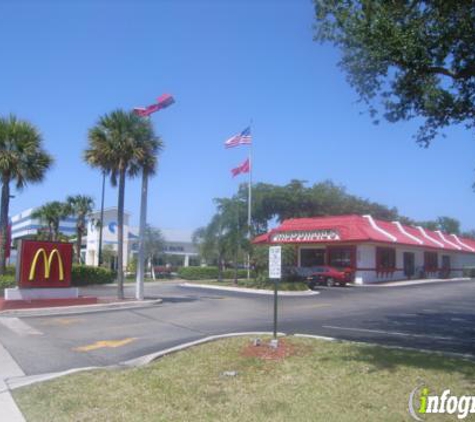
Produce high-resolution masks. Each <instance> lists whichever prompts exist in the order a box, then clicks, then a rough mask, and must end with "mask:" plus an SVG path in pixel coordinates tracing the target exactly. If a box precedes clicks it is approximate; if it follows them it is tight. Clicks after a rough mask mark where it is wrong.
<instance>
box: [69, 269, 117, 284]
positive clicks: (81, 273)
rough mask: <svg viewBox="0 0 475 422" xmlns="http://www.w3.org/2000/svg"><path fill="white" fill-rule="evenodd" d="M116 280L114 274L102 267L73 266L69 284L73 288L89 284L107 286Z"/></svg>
mask: <svg viewBox="0 0 475 422" xmlns="http://www.w3.org/2000/svg"><path fill="white" fill-rule="evenodd" d="M115 279H116V273H115V272H113V271H111V270H109V269H107V268H102V267H90V266H88V265H73V270H72V273H71V284H72V285H73V286H87V285H90V284H109V283H113V282H114V281H115Z"/></svg>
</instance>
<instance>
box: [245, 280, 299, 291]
mask: <svg viewBox="0 0 475 422" xmlns="http://www.w3.org/2000/svg"><path fill="white" fill-rule="evenodd" d="M238 285H239V286H242V287H249V288H252V289H265V290H273V289H274V280H269V279H259V278H258V279H256V280H254V279H251V280H239V282H238ZM279 290H282V291H303V290H308V287H307V284H306V283H303V282H296V281H280V282H279Z"/></svg>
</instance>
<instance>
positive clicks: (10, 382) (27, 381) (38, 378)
mask: <svg viewBox="0 0 475 422" xmlns="http://www.w3.org/2000/svg"><path fill="white" fill-rule="evenodd" d="M272 334H273V333H272V332H267V331H263V332H261V331H250V332H241V333H227V334H219V335H214V336H208V337H204V338H201V339H198V340H195V341H191V342H187V343H183V344H180V345H178V346H174V347H171V348H168V349H165V350H161V351H158V352H155V353H151V354H148V355H144V356H141V357H138V358H135V359H130V360H127V361H124V362H121V363H118V364H116V365H109V366H91V367H83V368H74V369H69V370H66V371H61V372H53V373H47V374H39V375H29V376H11V377H8V378H5V379H4V380H3V381H4V383H5V384H6V386H7V390H8V391H7V392H8V393H9V391H10V390H15V389H17V388H21V387H26V386H29V385H32V384H36V383H39V382H44V381H49V380H53V379H55V378H59V377H62V376H65V375H71V374H75V373H78V372H84V371H91V370H114V369H119V368H122V369H124V367H125V368H136V367H140V366H144V365H147V364H149V363H151V362H153V361H155V360H157V359H159V358H161V357H164V356H167V355H170V354H173V353H176V352H179V351H182V350H185V349H188V348H190V347H193V346H198V345H201V344H205V343H209V342H212V341H216V340H221V339H225V338H232V337H243V336H272ZM277 335H278V336H279V337H285V336H287V334H285V333H282V332H278V333H277ZM289 336H293V337H297V338H309V339H314V340H322V341H332V342H339V343H353V344H358V345H363V346H376V347H382V348H386V349H393V350H403V351H412V352H420V353H426V354H436V355H439V356H445V357H451V358H457V359H463V360H467V361H470V362H473V361H475V355H471V354H464V353H453V352H441V351H434V350H427V349H417V348H413V347H401V346H389V345H384V344H377V343H367V342H363V341H354V340H345V339H338V338H335V337H327V336H320V335H314V334H298V333H297V334H290V335H289ZM3 392H4V391H2V390H0V394H2V393H3ZM15 406H16V405H15Z"/></svg>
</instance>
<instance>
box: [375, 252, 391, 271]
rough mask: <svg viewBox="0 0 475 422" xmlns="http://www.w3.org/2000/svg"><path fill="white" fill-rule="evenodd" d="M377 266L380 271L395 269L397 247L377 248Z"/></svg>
mask: <svg viewBox="0 0 475 422" xmlns="http://www.w3.org/2000/svg"><path fill="white" fill-rule="evenodd" d="M376 268H377V270H378V271H394V270H395V269H396V249H394V248H376Z"/></svg>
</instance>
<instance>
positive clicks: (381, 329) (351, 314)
mask: <svg viewBox="0 0 475 422" xmlns="http://www.w3.org/2000/svg"><path fill="white" fill-rule="evenodd" d="M319 291H320V294H318V295H316V296H303V297H282V298H280V299H279V331H282V332H285V333H287V334H294V333H301V334H314V335H323V336H330V337H336V338H339V339H347V340H357V341H363V342H371V343H378V344H384V345H391V346H402V347H411V348H419V349H425V350H431V351H441V352H451V353H460V354H467V355H472V358H473V359H474V360H475V306H474V304H475V280H469V281H451V282H445V283H437V284H425V285H412V286H400V287H393V288H387V287H386V288H383V287H381V288H375V287H345V288H341V287H332V288H327V287H321V288H320V289H319ZM114 292H115V288H114V287H108V286H102V287H95V288H88V289H84V293H85V294H96V295H104V296H110V295H111V294H114ZM126 294H127V295H128V296H129V297H132V296H133V286H130V287H127V290H126ZM146 294H147V296H148V297H149V298H162V299H163V302H162V303H161V304H159V305H152V306H146V307H143V308H140V309H137V308H134V309H121V310H105V311H102V312H94V313H87V314H84V313H83V314H65V315H42V316H20V317H18V316H5V315H3V316H0V345H3V347H4V348H5V349H6V350H7V351H8V352H9V353H10V355H11V356H12V357H13V359H14V361H15V362H16V363H17V364H18V365H19V367H20V368H21V369H22V371H23V372H24V373H25V374H26V375H35V374H44V373H50V372H57V371H64V370H68V369H71V368H81V367H90V366H106V365H111V364H117V363H120V362H123V361H126V360H129V359H133V358H137V357H139V356H143V355H147V354H150V353H153V352H156V351H159V350H162V349H165V348H169V347H173V346H176V345H178V344H181V343H184V342H189V341H193V340H197V339H200V338H203V337H206V336H210V335H216V334H222V333H230V332H243V331H271V330H272V315H273V314H272V309H273V297H272V296H264V295H254V294H244V293H237V292H228V291H226V292H225V291H216V290H207V289H202V288H189V287H181V286H179V284H178V283H176V282H161V283H154V284H147V285H146ZM1 370H2V368H0V377H1Z"/></svg>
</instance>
